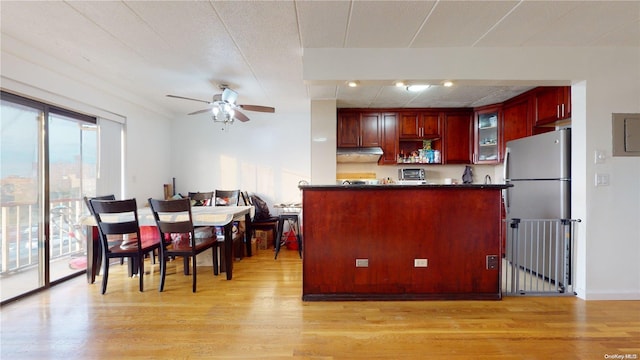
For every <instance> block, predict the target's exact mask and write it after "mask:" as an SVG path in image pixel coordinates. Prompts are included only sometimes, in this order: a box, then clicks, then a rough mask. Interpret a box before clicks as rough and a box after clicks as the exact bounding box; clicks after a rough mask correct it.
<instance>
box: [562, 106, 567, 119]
mask: <svg viewBox="0 0 640 360" xmlns="http://www.w3.org/2000/svg"><path fill="white" fill-rule="evenodd" d="M565 116H567V115H565V113H564V104H562V117H563V118H564V117H565Z"/></svg>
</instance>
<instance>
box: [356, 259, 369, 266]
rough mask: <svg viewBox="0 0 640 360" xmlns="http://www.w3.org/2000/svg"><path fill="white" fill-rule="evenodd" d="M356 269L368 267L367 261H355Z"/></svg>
mask: <svg viewBox="0 0 640 360" xmlns="http://www.w3.org/2000/svg"><path fill="white" fill-rule="evenodd" d="M356 267H369V259H356Z"/></svg>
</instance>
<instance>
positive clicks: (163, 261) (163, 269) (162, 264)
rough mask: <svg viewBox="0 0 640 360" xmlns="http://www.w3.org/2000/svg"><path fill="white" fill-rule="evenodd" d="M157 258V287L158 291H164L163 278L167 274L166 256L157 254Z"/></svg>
mask: <svg viewBox="0 0 640 360" xmlns="http://www.w3.org/2000/svg"><path fill="white" fill-rule="evenodd" d="M158 258H159V260H160V286H159V287H158V291H159V292H162V291H164V278H165V277H166V276H167V257H166V256H164V255H162V254H158Z"/></svg>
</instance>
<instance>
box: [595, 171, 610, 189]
mask: <svg viewBox="0 0 640 360" xmlns="http://www.w3.org/2000/svg"><path fill="white" fill-rule="evenodd" d="M596 186H609V174H602V173H598V174H596Z"/></svg>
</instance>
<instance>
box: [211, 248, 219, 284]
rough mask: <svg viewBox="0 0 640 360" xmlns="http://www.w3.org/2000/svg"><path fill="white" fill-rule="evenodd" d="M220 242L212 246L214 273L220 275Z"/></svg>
mask: <svg viewBox="0 0 640 360" xmlns="http://www.w3.org/2000/svg"><path fill="white" fill-rule="evenodd" d="M218 249H219V248H218V244H216V246H212V247H211V253H212V254H213V275H215V276H218V273H219V272H220V271H219V265H218Z"/></svg>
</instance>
